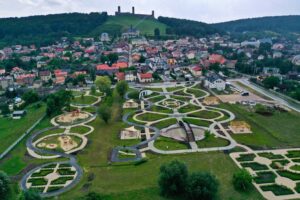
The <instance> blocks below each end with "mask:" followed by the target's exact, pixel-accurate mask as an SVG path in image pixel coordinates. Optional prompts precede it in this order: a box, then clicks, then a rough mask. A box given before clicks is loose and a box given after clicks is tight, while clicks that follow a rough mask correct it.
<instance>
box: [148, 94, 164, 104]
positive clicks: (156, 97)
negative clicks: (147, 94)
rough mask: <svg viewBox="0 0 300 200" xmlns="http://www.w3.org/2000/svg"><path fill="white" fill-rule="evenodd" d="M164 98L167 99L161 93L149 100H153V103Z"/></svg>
mask: <svg viewBox="0 0 300 200" xmlns="http://www.w3.org/2000/svg"><path fill="white" fill-rule="evenodd" d="M164 99H165V96H161V95H159V96H155V97H152V98H150V99H148V100H149V101H151V102H152V103H156V102H159V101H162V100H164Z"/></svg>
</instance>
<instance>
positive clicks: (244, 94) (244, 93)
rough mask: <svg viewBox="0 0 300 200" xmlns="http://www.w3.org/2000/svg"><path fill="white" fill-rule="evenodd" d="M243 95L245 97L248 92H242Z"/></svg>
mask: <svg viewBox="0 0 300 200" xmlns="http://www.w3.org/2000/svg"><path fill="white" fill-rule="evenodd" d="M241 95H242V96H243V97H246V96H249V95H250V94H249V92H242V94H241Z"/></svg>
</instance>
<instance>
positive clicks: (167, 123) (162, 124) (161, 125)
mask: <svg viewBox="0 0 300 200" xmlns="http://www.w3.org/2000/svg"><path fill="white" fill-rule="evenodd" d="M173 124H177V120H176V119H175V118H171V119H167V120H163V121H161V122H158V123H156V124H153V125H152V126H155V127H156V128H158V129H164V128H167V127H169V126H171V125H173Z"/></svg>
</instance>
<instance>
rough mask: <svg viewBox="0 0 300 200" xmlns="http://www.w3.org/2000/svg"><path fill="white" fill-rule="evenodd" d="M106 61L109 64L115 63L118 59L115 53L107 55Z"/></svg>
mask: <svg viewBox="0 0 300 200" xmlns="http://www.w3.org/2000/svg"><path fill="white" fill-rule="evenodd" d="M108 59H109V61H110V63H115V62H117V60H118V59H119V56H118V54H116V53H111V54H108Z"/></svg>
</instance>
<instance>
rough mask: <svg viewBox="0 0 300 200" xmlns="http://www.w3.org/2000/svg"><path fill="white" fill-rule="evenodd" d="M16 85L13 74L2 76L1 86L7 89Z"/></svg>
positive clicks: (0, 79) (0, 78)
mask: <svg viewBox="0 0 300 200" xmlns="http://www.w3.org/2000/svg"><path fill="white" fill-rule="evenodd" d="M13 85H14V79H13V77H12V76H6V77H0V86H1V88H2V89H4V90H6V89H7V88H8V87H10V86H13Z"/></svg>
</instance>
